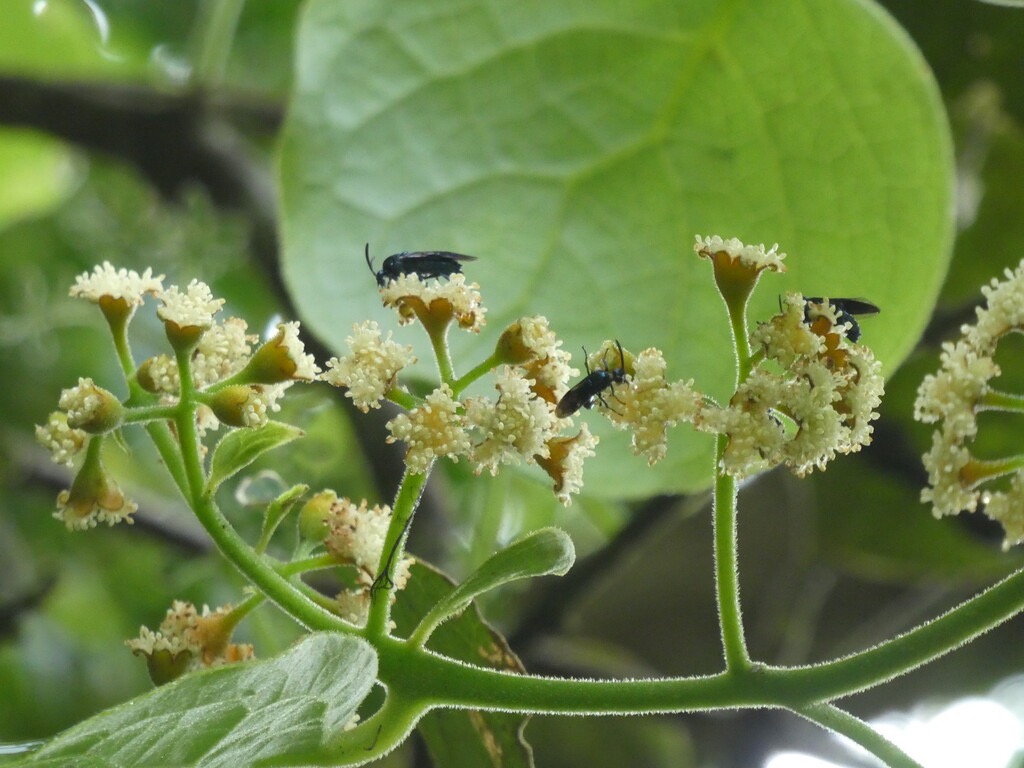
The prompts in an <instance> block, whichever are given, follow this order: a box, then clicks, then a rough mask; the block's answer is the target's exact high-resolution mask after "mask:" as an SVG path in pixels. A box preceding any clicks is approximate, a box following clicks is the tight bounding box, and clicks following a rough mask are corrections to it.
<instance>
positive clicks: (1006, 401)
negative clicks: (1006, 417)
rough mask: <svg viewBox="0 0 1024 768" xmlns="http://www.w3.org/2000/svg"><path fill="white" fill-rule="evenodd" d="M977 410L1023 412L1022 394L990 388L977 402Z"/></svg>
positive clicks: (1023, 396)
mask: <svg viewBox="0 0 1024 768" xmlns="http://www.w3.org/2000/svg"><path fill="white" fill-rule="evenodd" d="M978 410H981V411H1010V412H1012V413H1024V395H1017V394H1013V393H1010V392H1000V391H999V390H996V389H990V390H988V392H986V393H985V394H984V395H983V396H982V398H981V400H980V401H979V402H978Z"/></svg>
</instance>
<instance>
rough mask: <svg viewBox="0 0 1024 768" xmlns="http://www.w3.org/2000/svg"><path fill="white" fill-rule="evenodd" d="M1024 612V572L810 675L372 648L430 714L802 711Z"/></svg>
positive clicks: (390, 678)
mask: <svg viewBox="0 0 1024 768" xmlns="http://www.w3.org/2000/svg"><path fill="white" fill-rule="evenodd" d="M1022 609H1024V569H1022V570H1020V571H1018V572H1016V573H1014V574H1013V575H1012V576H1009V577H1007V578H1005V579H1003V580H1002V581H1001V582H999V583H998V584H996V585H994V586H992V587H989V588H988V589H987V590H985V591H984V592H982V593H981V594H980V595H977V596H975V597H973V598H971V599H970V600H967V601H966V602H964V603H962V604H961V605H959V606H957V607H956V608H953V609H951V610H950V611H948V612H947V613H945V614H943V615H942V616H940V617H939V618H937V619H934V620H932V621H930V622H926V623H925V624H922V625H920V626H918V627H917V628H915V629H913V630H911V631H909V632H907V633H905V634H903V635H900V636H899V637H897V638H894V639H892V640H889V641H888V642H885V643H883V644H881V645H879V646H876V647H874V648H871V649H869V650H866V651H862V652H860V653H856V654H853V655H852V656H847V657H845V658H842V659H838V660H836V661H831V662H825V663H823V664H818V665H814V666H808V667H784V668H771V667H766V666H763V665H751V666H749V667H738V668H736V669H730V670H728V671H726V672H722V673H719V674H716V675H710V676H707V677H692V678H664V679H650V680H573V679H559V678H544V677H534V676H527V675H512V674H508V673H506V672H498V671H495V670H490V669H481V668H479V667H471V666H468V665H466V664H462V663H458V662H453V661H450V660H447V659H444V658H442V657H439V656H436V655H434V654H432V653H431V652H430V651H423V650H416V649H412V648H410V647H409V646H408V645H407V644H406V643H405V642H404V641H402V640H399V639H396V638H391V637H383V638H380V639H379V640H376V641H374V645H375V647H376V648H377V651H378V653H379V658H380V673H381V679H382V680H383V681H384V682H385V684H387V685H388V686H389V687H390V686H395V687H396V688H399V689H401V690H402V691H403V693H404V694H407V695H411V696H416V697H420V698H422V699H423V700H424V701H426V702H428V703H430V704H437V705H446V706H455V707H467V708H478V709H482V708H490V709H505V710H514V711H517V712H524V713H528V712H559V713H567V714H591V715H598V714H639V713H642V712H648V713H653V712H683V711H692V710H695V709H713V708H717V709H722V708H737V707H750V706H762V707H763V706H781V707H787V708H789V709H792V710H794V711H797V710H801V709H803V708H805V707H808V706H811V705H815V704H820V703H822V702H825V701H828V700H831V699H836V698H840V697H843V696H848V695H850V694H853V693H857V692H858V691H862V690H866V689H868V688H872V687H874V686H877V685H880V684H882V683H884V682H886V681H888V680H891V679H892V678H894V677H897V676H898V675H901V674H905V673H906V672H909V671H911V670H912V669H915V668H916V667H919V666H921V665H922V664H925V663H927V662H929V661H932V660H934V659H936V658H938V657H939V656H942V655H944V654H946V653H948V652H949V651H952V650H954V649H956V648H958V647H960V646H962V645H963V644H965V643H967V642H969V641H970V640H972V639H974V638H975V637H977V636H978V635H980V634H982V633H983V632H986V631H988V630H989V629H991V628H993V627H995V626H997V625H999V624H1001V623H1003V622H1005V621H1007V620H1009V619H1010V618H1013V617H1014V616H1016V615H1017V614H1018V613H1020V612H1021V610H1022Z"/></svg>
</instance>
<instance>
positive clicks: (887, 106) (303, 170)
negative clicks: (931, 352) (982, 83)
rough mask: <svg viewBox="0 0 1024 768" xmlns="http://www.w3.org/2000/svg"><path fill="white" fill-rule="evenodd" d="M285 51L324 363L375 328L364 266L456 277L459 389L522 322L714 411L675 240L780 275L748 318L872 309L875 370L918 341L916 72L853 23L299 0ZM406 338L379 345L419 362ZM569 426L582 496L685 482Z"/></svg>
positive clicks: (901, 47) (812, 13)
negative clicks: (305, 0)
mask: <svg viewBox="0 0 1024 768" xmlns="http://www.w3.org/2000/svg"><path fill="white" fill-rule="evenodd" d="M298 39H299V42H298V45H297V51H298V62H297V73H296V78H297V81H296V90H295V96H294V100H293V102H292V105H291V111H290V115H289V119H288V124H287V128H286V131H285V137H284V141H283V145H282V151H281V161H280V173H281V184H282V194H283V211H284V219H283V236H284V256H285V272H286V277H287V279H288V282H289V284H290V287H291V290H292V291H293V293H294V294H295V296H296V297H297V300H298V303H299V305H300V306H301V307H303V308H304V311H305V315H306V320H307V321H308V322H309V323H310V324H311V325H312V326H313V328H314V329H315V330H316V332H317V333H319V334H320V335H322V336H323V337H324V338H326V339H328V340H329V341H330V342H331V343H332V344H334V345H335V346H340V345H341V342H342V340H343V339H344V337H345V335H346V334H348V333H349V332H350V329H351V326H352V323H354V322H356V321H358V320H361V319H365V318H376V319H378V320H381V321H382V322H383V323H386V324H390V325H393V324H394V319H393V318H390V317H388V316H387V313H385V312H384V310H383V309H382V308H381V307H380V304H379V298H378V296H377V293H376V290H375V287H374V282H373V279H372V278H371V276H370V275H369V274H367V270H366V267H365V265H364V264H363V263H362V244H363V243H364V242H366V241H369V242H370V243H371V244H372V249H373V252H374V253H376V254H378V255H379V256H383V255H385V254H386V253H390V252H394V251H398V250H422V249H429V248H444V249H450V250H456V251H461V252H465V253H471V254H475V255H477V256H479V257H480V260H479V261H477V262H474V263H472V264H471V265H469V266H468V269H467V271H468V272H469V273H470V277H471V278H472V279H473V280H476V281H478V282H479V283H480V285H481V287H482V292H483V296H484V299H485V303H486V305H487V307H488V309H489V314H488V326H487V328H485V330H484V332H483V333H481V334H480V335H479V336H478V337H471V336H469V335H467V334H461V333H460V334H457V336H458V338H456V339H455V348H456V355H455V360H456V366H457V367H458V368H459V369H460V370H465V369H466V368H468V367H469V365H470V364H472V363H475V362H476V361H477V359H479V357H480V356H482V355H483V354H485V353H486V352H487V351H488V350H489V349H490V347H492V346H493V344H494V342H495V340H496V339H497V336H498V334H499V333H500V332H501V330H502V328H503V327H504V326H505V325H506V324H507V323H509V322H511V321H513V320H514V319H515V318H517V317H518V316H520V315H524V314H544V315H546V316H547V317H548V318H549V319H550V321H551V324H552V327H553V328H554V329H555V330H556V331H557V332H558V333H559V334H561V335H562V337H563V338H564V339H565V341H566V345H567V348H568V349H570V350H578V349H579V347H580V346H581V345H583V344H586V345H587V346H589V347H591V348H593V347H596V346H597V345H598V344H599V343H600V341H601V340H602V339H605V338H617V339H620V340H621V341H622V343H623V345H624V346H626V347H627V348H630V349H632V350H634V351H639V350H640V349H643V348H644V347H647V346H652V345H653V346H658V347H660V348H662V349H663V350H664V351H665V353H666V358H667V359H668V361H669V374H670V375H673V376H677V377H687V378H688V377H690V376H693V377H695V378H696V380H697V386H698V387H699V388H700V389H701V390H702V391H705V392H708V393H710V394H712V395H714V396H716V397H723V396H727V395H728V393H729V388H730V384H731V382H732V380H733V372H732V358H731V356H730V352H729V341H728V338H729V337H728V330H727V327H726V324H725V321H724V312H723V309H722V307H721V301H720V299H719V298H718V297H717V295H716V294H715V293H714V291H713V289H712V286H711V277H710V270H709V268H708V265H707V264H706V263H704V262H700V261H699V260H698V259H696V258H695V257H694V255H693V253H692V251H691V245H692V242H693V236H694V234H696V233H700V234H720V235H722V236H737V237H740V238H741V239H743V240H745V241H747V242H765V243H767V244H769V245H770V244H771V243H773V242H776V241H778V242H779V243H780V244H781V247H782V250H785V251H787V252H788V253H789V254H790V258H789V261H788V262H787V263H788V264H789V273H788V275H787V276H786V277H785V278H782V279H779V278H767V279H766V280H765V283H764V285H763V289H762V291H761V293H760V294H759V295H758V296H756V297H755V301H754V304H753V310H754V313H755V314H756V315H763V314H765V313H767V312H768V311H769V310H770V309H771V308H772V307H774V305H775V303H776V295H777V294H778V293H779V292H780V291H783V290H787V289H799V290H803V291H805V292H806V293H808V294H811V295H830V296H833V297H835V296H843V295H846V296H864V297H867V298H870V299H871V300H872V301H874V302H875V303H877V304H879V305H880V306H881V307H882V308H883V311H882V314H881V316H879V317H878V318H875V319H872V320H870V321H868V322H867V323H865V326H866V327H865V340H866V341H867V342H869V343H871V344H873V345H874V346H875V348H876V352H877V354H878V356H879V357H880V358H881V359H882V360H883V361H884V362H885V364H886V367H887V369H888V370H892V369H893V368H894V366H895V365H896V364H898V363H899V362H900V360H902V358H903V357H904V356H905V355H906V353H907V351H908V350H909V349H910V347H911V346H912V345H913V343H914V342H915V340H916V339H917V337H918V335H919V334H920V331H921V329H922V328H923V326H924V323H925V321H926V318H927V316H928V313H929V311H930V309H931V306H932V304H933V302H934V298H935V295H936V293H937V291H938V288H939V285H940V283H941V280H942V276H943V274H944V273H945V269H946V263H947V258H948V251H949V243H950V234H951V211H952V206H951V199H952V195H951V189H952V164H951V152H950V141H949V135H948V128H947V125H946V122H945V117H944V114H943V111H942V108H941V104H940V102H939V99H938V97H937V93H936V88H935V85H934V83H933V81H932V79H931V76H930V74H929V72H928V70H927V68H926V67H925V66H924V63H923V61H922V60H921V58H920V56H919V54H918V52H917V51H916V49H914V48H913V46H912V45H911V43H910V42H909V41H908V39H907V38H906V37H905V36H904V35H903V33H902V31H901V30H900V29H899V27H898V26H896V25H895V24H894V23H893V22H892V20H891V19H890V18H889V17H888V16H886V15H885V14H884V12H882V11H881V10H879V8H878V7H877V6H875V5H874V4H873V3H871V2H868V1H867V0H776V1H775V2H771V3H765V2H743V1H740V0H694V1H693V2H686V3H680V2H675V1H674V0H639V1H638V2H632V3H622V2H617V0H587V1H586V2H584V1H583V0H576V1H575V2H559V3H545V2H539V1H538V0H529V1H527V2H523V1H522V0H515V1H513V0H490V1H488V2H483V1H482V0H439V2H431V3H429V4H423V3H410V2H399V1H398V0H388V1H381V0H372V1H371V0H354V1H353V2H346V3H335V2H328V1H324V0H313V1H312V2H310V3H309V5H308V6H307V8H306V12H305V15H304V17H303V19H302V22H301V27H300V31H299V38H298ZM911 288H912V290H910V289H911ZM422 335H423V334H422V333H417V332H416V329H405V330H403V331H401V332H400V336H401V339H402V341H406V340H408V341H412V342H414V343H418V344H419V347H418V351H419V353H420V357H421V359H429V351H428V349H427V347H426V345H425V343H424V341H423V339H422V338H421V337H422ZM580 367H582V366H580ZM584 417H585V418H586V416H584ZM591 420H592V421H593V422H594V423H595V429H596V430H597V431H598V432H599V433H600V434H601V436H602V439H603V441H604V444H603V445H602V446H601V447H600V449H599V455H598V457H596V458H595V459H594V460H593V461H592V462H591V464H590V465H589V467H588V471H587V485H586V488H585V490H586V491H587V492H597V493H610V494H616V495H620V496H629V495H643V494H648V493H652V492H655V491H670V490H692V489H694V488H698V487H701V486H702V485H705V484H706V483H707V481H708V479H709V475H710V471H711V462H710V460H709V459H708V451H709V449H710V441H709V440H707V439H706V438H702V437H696V436H692V435H690V434H689V433H684V432H683V431H682V430H680V431H679V433H678V435H676V436H674V438H673V441H672V444H671V445H670V449H669V455H668V458H667V459H666V460H665V461H664V462H662V463H661V464H660V465H659V466H658V467H656V468H655V469H654V470H652V471H648V470H647V468H646V463H645V462H644V461H643V460H641V459H637V458H635V457H632V456H630V455H629V452H628V448H627V445H626V441H627V436H626V435H624V434H615V433H612V432H611V431H610V430H608V429H607V428H606V427H607V425H604V424H603V423H601V420H600V419H598V418H593V417H591Z"/></svg>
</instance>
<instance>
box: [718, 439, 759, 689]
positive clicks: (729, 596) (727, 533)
mask: <svg viewBox="0 0 1024 768" xmlns="http://www.w3.org/2000/svg"><path fill="white" fill-rule="evenodd" d="M728 444H729V438H728V436H726V435H718V437H717V438H716V441H715V500H714V514H713V518H712V519H713V525H714V532H715V545H714V546H715V595H716V598H717V600H718V619H719V626H720V628H721V634H722V649H723V652H724V654H725V667H726V669H727V670H730V671H732V670H736V669H746V668H749V667H750V655H749V653H748V652H747V643H746V640H745V638H744V634H743V614H742V612H741V610H740V585H739V566H738V563H737V557H736V546H737V540H736V479H735V478H734V477H732V476H731V475H728V474H726V473H725V472H724V471H722V469H721V466H722V456H723V454H724V453H725V448H726V446H728Z"/></svg>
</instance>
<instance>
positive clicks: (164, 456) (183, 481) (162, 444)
mask: <svg viewBox="0 0 1024 768" xmlns="http://www.w3.org/2000/svg"><path fill="white" fill-rule="evenodd" d="M145 430H146V432H147V433H148V434H149V439H150V440H152V441H153V445H155V446H156V450H157V453H159V454H160V459H161V460H162V461H163V463H164V466H165V467H167V471H168V473H170V475H171V479H172V480H174V484H175V485H176V486H178V491H179V492H180V493H181V495H182V497H184V498H185V499H186V500H187V499H188V498H189V491H188V479H187V478H186V476H185V463H184V462H183V461H182V459H181V452H180V451H179V450H178V441H177V440H175V439H174V435H173V434H171V430H170V428H169V427H168V426H167V424H166V423H163V422H155V421H153V422H150V423H148V424H146V425H145Z"/></svg>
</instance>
